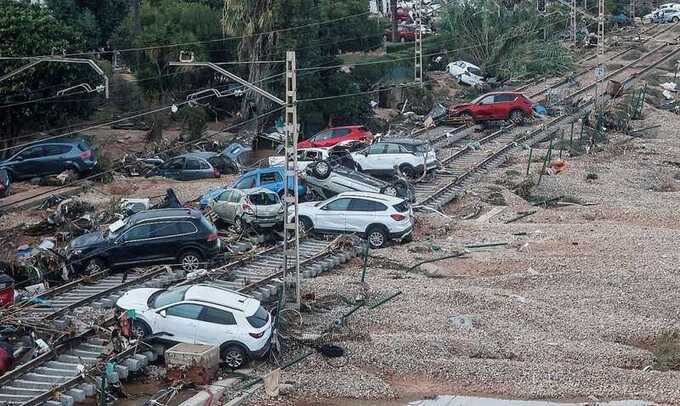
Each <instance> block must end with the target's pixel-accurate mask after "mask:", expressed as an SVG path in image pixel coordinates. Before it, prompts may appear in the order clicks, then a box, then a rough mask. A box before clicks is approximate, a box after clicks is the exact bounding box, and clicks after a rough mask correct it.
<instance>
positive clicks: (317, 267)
mask: <svg viewBox="0 0 680 406" xmlns="http://www.w3.org/2000/svg"><path fill="white" fill-rule="evenodd" d="M359 250H360V249H359V248H358V244H356V243H353V246H352V248H350V249H346V248H345V247H338V246H336V243H335V241H331V242H328V241H321V240H315V239H305V240H302V241H301V242H300V260H301V261H300V262H301V264H300V272H301V274H302V276H303V277H314V276H316V275H318V274H319V273H321V272H324V271H327V270H329V269H332V268H334V267H335V266H338V265H340V264H342V263H344V262H346V261H348V260H349V259H351V258H353V257H354V256H356V255H357V254H358V253H359ZM282 262H283V252H282V246H281V245H280V244H279V245H277V246H274V247H272V248H269V249H267V250H264V251H262V252H259V253H257V254H254V255H252V256H249V257H247V258H243V259H240V260H238V261H234V262H232V263H230V264H227V265H224V266H222V267H219V268H216V269H214V270H210V271H206V272H205V273H204V274H200V275H199V276H198V277H197V278H195V279H192V280H190V281H184V280H183V278H184V274H183V273H182V274H181V275H180V274H179V273H174V274H169V273H168V272H167V271H166V270H165V269H152V270H151V271H149V272H147V273H145V274H143V275H142V276H138V277H132V278H131V279H129V280H128V281H126V282H125V283H120V282H118V281H119V278H120V275H99V276H100V277H99V278H98V279H96V281H95V282H93V284H91V285H86V284H84V283H83V282H82V281H76V282H74V283H73V284H72V285H71V286H66V287H63V288H61V289H58V290H54V291H51V292H49V293H47V294H46V295H44V298H45V299H49V300H50V301H51V302H52V303H56V304H59V305H58V306H57V305H55V306H53V307H52V308H48V309H41V308H39V307H34V306H27V307H23V308H20V309H18V310H17V313H15V314H16V316H21V317H26V316H30V312H36V313H37V319H38V320H41V321H47V320H52V321H57V320H59V317H61V316H64V315H65V314H67V312H68V311H70V310H73V309H75V308H77V307H79V306H82V305H83V304H85V303H99V304H103V305H105V306H109V305H110V306H113V305H114V304H115V300H114V299H115V298H116V295H119V294H120V293H121V292H123V291H124V290H126V289H130V288H133V287H142V286H147V287H165V286H169V285H171V284H173V283H176V282H178V281H180V284H182V283H195V282H201V281H215V282H216V283H220V284H221V285H222V286H226V287H228V288H230V289H233V290H236V291H239V292H242V293H247V294H250V295H251V296H253V297H255V298H257V299H259V300H261V301H264V302H266V301H270V300H272V299H274V298H275V297H276V295H277V292H278V291H279V290H280V289H281V286H282V285H283V283H284V280H283V274H284V272H283V266H282ZM290 265H292V264H290V263H289V267H288V271H289V272H290V271H291V270H292V267H291V266H290ZM102 302H104V303H102ZM37 309H40V310H37ZM113 323H115V319H114V318H113V316H112V317H110V318H108V319H107V320H106V321H105V322H104V323H102V326H107V325H112V324H113ZM98 334H99V328H97V327H94V328H90V329H88V330H86V331H85V332H83V333H81V334H79V335H77V336H75V337H73V338H70V339H68V340H66V341H65V342H64V343H62V344H59V345H57V346H56V347H55V348H53V349H52V351H50V352H48V353H45V354H43V355H41V356H39V357H37V358H35V359H33V360H31V361H29V362H26V363H24V364H23V365H20V366H18V367H17V368H15V369H14V370H12V371H10V372H8V373H6V374H5V375H3V376H1V377H0V403H3V404H8V405H23V406H34V405H39V404H46V405H49V406H72V405H73V403H74V402H78V401H82V400H85V398H86V397H89V396H93V395H94V394H95V390H96V385H97V384H99V381H97V380H96V379H95V380H94V381H92V379H89V378H85V377H86V376H93V374H95V376H98V374H99V369H100V368H101V365H102V362H103V361H104V360H106V361H108V362H112V363H113V365H114V369H113V374H111V375H110V376H109V379H110V381H111V382H116V381H117V380H119V379H124V378H127V377H128V375H129V374H130V373H135V372H139V371H141V370H142V369H143V368H144V367H145V366H146V365H147V364H148V363H149V362H152V361H154V360H155V359H156V354H155V353H154V352H153V351H151V350H150V349H149V348H136V347H131V348H129V349H127V350H125V351H123V352H121V353H118V354H115V355H109V354H108V353H107V351H108V347H107V345H108V344H109V342H108V340H107V339H106V338H102V337H99V336H98ZM83 372H85V373H83Z"/></svg>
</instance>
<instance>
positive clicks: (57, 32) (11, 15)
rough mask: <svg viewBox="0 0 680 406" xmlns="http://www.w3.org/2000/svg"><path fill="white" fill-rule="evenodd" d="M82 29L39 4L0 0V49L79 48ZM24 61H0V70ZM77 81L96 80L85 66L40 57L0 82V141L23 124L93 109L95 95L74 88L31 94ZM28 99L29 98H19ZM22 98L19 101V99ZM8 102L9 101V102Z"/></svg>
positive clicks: (9, 141) (43, 51) (36, 125)
mask: <svg viewBox="0 0 680 406" xmlns="http://www.w3.org/2000/svg"><path fill="white" fill-rule="evenodd" d="M82 45H83V35H82V33H80V32H78V31H75V30H73V29H72V28H70V27H67V26H66V25H64V24H62V23H61V22H60V21H58V20H56V19H55V18H54V17H53V16H52V15H51V14H50V12H49V10H47V9H46V8H44V7H41V6H39V5H35V4H29V3H27V2H18V1H9V2H3V4H2V13H0V55H3V56H14V55H21V56H25V55H50V54H52V51H53V50H62V49H68V50H70V49H80V48H81V47H82ZM25 63H27V61H25V60H17V61H2V62H0V75H4V74H6V73H9V72H11V71H13V70H15V69H17V68H18V67H20V66H22V65H24V64H25ZM80 83H89V84H90V85H92V86H93V87H94V86H96V85H99V84H101V78H99V77H98V76H97V75H96V74H95V73H94V72H93V71H92V70H91V68H89V67H87V66H84V65H77V66H74V65H67V64H56V63H48V62H43V63H41V64H39V65H36V66H35V67H33V68H30V69H28V70H26V71H25V72H22V73H20V74H18V75H16V76H14V77H12V78H10V79H8V80H6V81H3V82H2V83H1V84H0V104H3V106H0V128H2V129H3V130H2V131H1V132H0V137H2V138H0V141H1V142H2V143H3V144H4V145H5V146H9V145H13V143H14V141H15V140H14V139H15V137H16V136H17V135H19V134H20V133H21V132H22V131H23V130H27V129H40V128H49V127H51V126H53V125H55V124H56V125H60V124H64V123H66V122H69V121H70V120H71V119H74V118H79V117H86V116H87V115H88V114H89V113H91V112H92V111H93V108H94V103H93V102H90V100H95V99H96V96H92V95H83V94H77V95H72V96H66V97H60V98H59V99H58V101H56V100H55V101H51V100H44V101H37V102H33V101H34V100H35V99H40V98H46V97H53V96H55V95H56V92H57V91H59V90H61V89H64V88H67V87H70V86H74V85H77V84H80ZM29 100H31V101H32V102H30V103H23V102H27V101H29ZM22 103H23V104H22ZM9 105H13V106H9Z"/></svg>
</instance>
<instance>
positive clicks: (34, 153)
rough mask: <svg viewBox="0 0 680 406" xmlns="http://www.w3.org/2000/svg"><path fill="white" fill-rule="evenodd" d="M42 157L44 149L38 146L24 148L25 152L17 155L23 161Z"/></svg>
mask: <svg viewBox="0 0 680 406" xmlns="http://www.w3.org/2000/svg"><path fill="white" fill-rule="evenodd" d="M44 155H45V153H44V147H43V146H42V145H39V146H37V147H31V148H26V149H25V150H23V151H21V152H20V153H19V156H21V157H22V158H23V159H33V158H39V157H41V156H44Z"/></svg>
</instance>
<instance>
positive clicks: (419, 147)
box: [404, 142, 430, 152]
mask: <svg viewBox="0 0 680 406" xmlns="http://www.w3.org/2000/svg"><path fill="white" fill-rule="evenodd" d="M404 147H405V148H406V149H408V150H409V151H411V152H427V151H429V150H430V145H429V144H428V143H426V142H423V143H422V144H404Z"/></svg>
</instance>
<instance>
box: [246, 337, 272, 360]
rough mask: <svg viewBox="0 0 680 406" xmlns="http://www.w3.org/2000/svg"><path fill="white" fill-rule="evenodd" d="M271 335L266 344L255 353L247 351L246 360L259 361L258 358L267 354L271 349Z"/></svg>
mask: <svg viewBox="0 0 680 406" xmlns="http://www.w3.org/2000/svg"><path fill="white" fill-rule="evenodd" d="M272 335H273V333H272V334H270V335H269V338H268V339H267V342H266V343H265V344H264V346H262V348H260V349H259V350H257V351H248V358H249V359H260V358H262V357H264V356H265V355H266V354H267V353H268V352H269V350H270V349H271V348H272Z"/></svg>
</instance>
